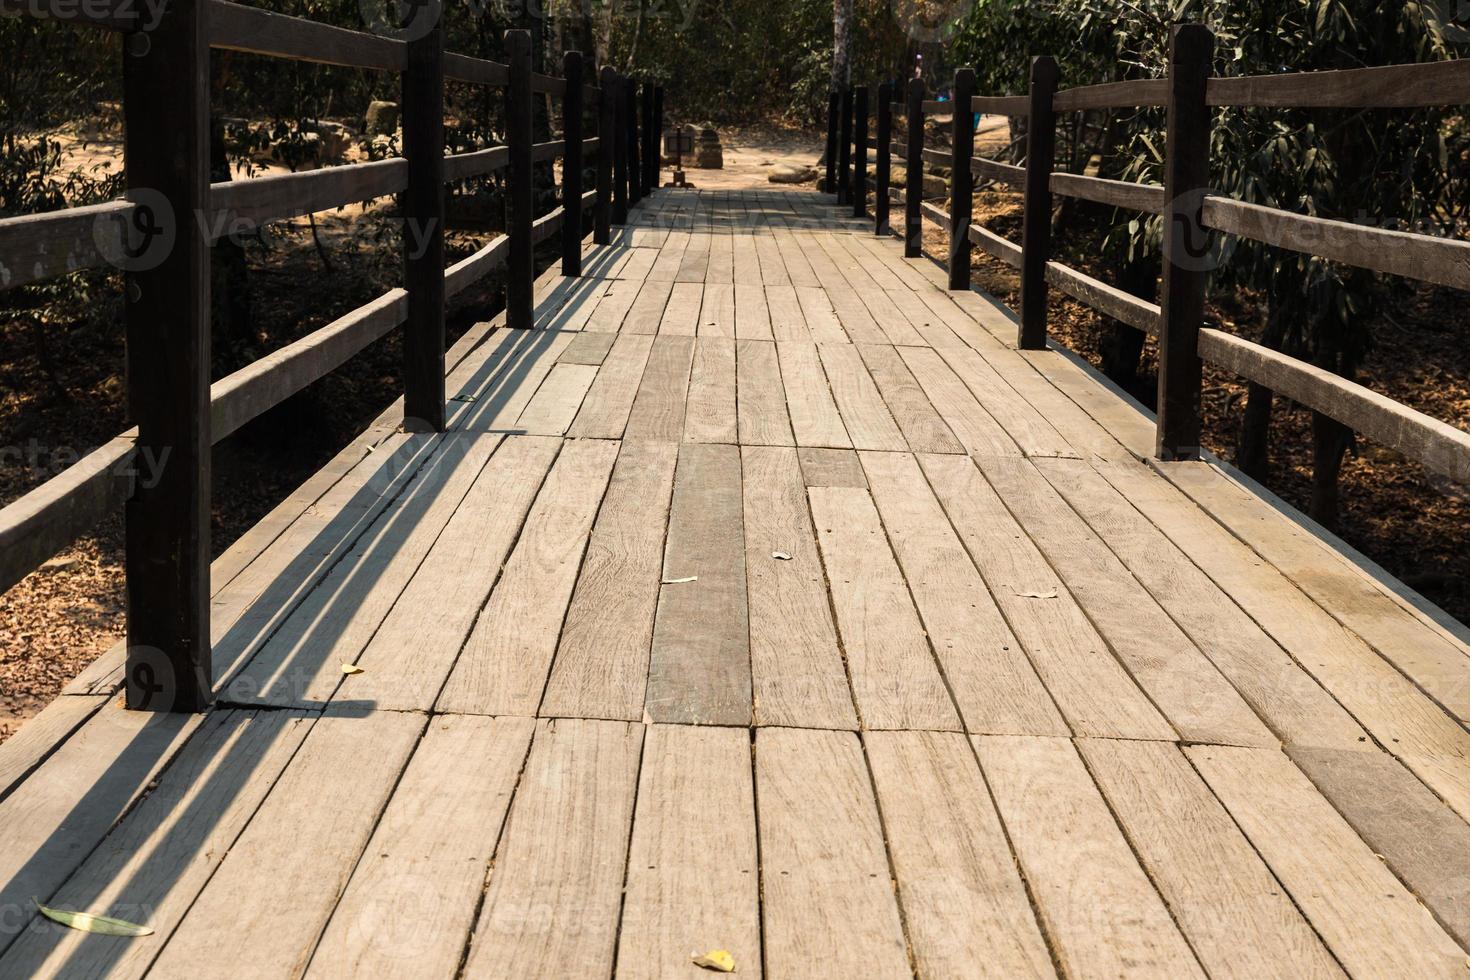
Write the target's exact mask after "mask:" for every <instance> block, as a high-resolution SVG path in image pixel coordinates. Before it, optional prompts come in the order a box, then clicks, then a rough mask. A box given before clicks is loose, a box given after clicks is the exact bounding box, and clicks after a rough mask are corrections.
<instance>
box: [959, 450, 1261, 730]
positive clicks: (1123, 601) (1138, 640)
mask: <svg viewBox="0 0 1470 980" xmlns="http://www.w3.org/2000/svg"><path fill="white" fill-rule="evenodd" d="M975 464H976V465H977V466H978V467H979V468H980V471H981V472H982V473H984V474H985V478H986V479H987V480H988V481H989V482H990V485H991V486H992V487H994V488H995V494H996V496H997V497H999V498H1000V499H1001V500H1003V501H1005V502H1006V506H1007V507H1008V508H1009V509H1010V511H1011V513H1012V515H1014V516H1015V518H1016V520H1017V522H1018V523H1019V524H1020V525H1021V526H1022V527H1024V528H1025V529H1026V532H1027V534H1029V535H1030V537H1031V540H1032V541H1033V542H1034V543H1035V544H1036V546H1037V547H1038V548H1039V549H1040V550H1041V552H1042V553H1043V554H1044V555H1045V556H1046V557H1047V559H1048V560H1049V562H1050V563H1051V565H1052V567H1053V568H1054V569H1056V571H1057V573H1058V574H1059V575H1060V577H1061V579H1062V581H1063V582H1064V583H1065V584H1066V588H1067V590H1068V591H1070V592H1071V593H1072V595H1073V596H1074V597H1075V598H1076V600H1077V603H1078V604H1079V605H1080V606H1081V607H1082V609H1083V611H1084V612H1085V613H1086V614H1087V617H1088V619H1090V620H1091V621H1092V624H1093V625H1094V626H1095V627H1096V628H1097V631H1098V633H1099V634H1100V635H1101V636H1102V637H1103V638H1104V639H1105V640H1106V641H1107V642H1108V645H1109V646H1110V647H1112V649H1113V652H1114V653H1115V654H1116V655H1117V657H1118V659H1119V660H1120V661H1121V662H1122V663H1123V665H1124V666H1125V667H1126V668H1127V669H1128V671H1129V673H1131V674H1132V675H1133V678H1134V680H1135V681H1137V683H1138V686H1139V687H1141V688H1142V689H1143V690H1144V691H1145V692H1146V693H1147V694H1148V695H1149V698H1150V700H1152V701H1153V703H1154V704H1155V705H1156V706H1157V707H1158V709H1159V710H1160V711H1161V712H1162V713H1163V714H1164V716H1165V717H1166V718H1168V719H1169V721H1170V722H1171V723H1172V724H1173V726H1174V728H1175V729H1176V730H1177V731H1178V732H1179V734H1180V735H1181V736H1182V737H1183V738H1184V739H1185V740H1186V741H1192V742H1210V743H1222V744H1230V745H1256V746H1263V747H1264V746H1275V745H1276V744H1277V740H1276V737H1275V736H1274V735H1273V734H1271V732H1270V731H1269V730H1268V729H1267V728H1266V726H1265V725H1264V724H1262V723H1261V720H1260V719H1259V718H1258V717H1256V714H1255V712H1254V711H1252V710H1251V708H1250V706H1249V705H1247V704H1246V703H1245V701H1244V699H1242V698H1241V696H1240V694H1239V693H1238V692H1237V691H1236V690H1235V688H1234V687H1232V686H1231V685H1230V682H1229V681H1227V680H1226V679H1225V677H1224V676H1223V675H1222V674H1221V673H1220V671H1219V670H1218V669H1217V668H1216V667H1215V665H1214V664H1213V663H1211V662H1210V661H1209V660H1208V659H1207V658H1206V657H1205V656H1204V655H1203V654H1202V653H1200V651H1199V649H1198V648H1197V647H1195V646H1194V644H1193V643H1191V642H1190V640H1189V638H1188V637H1187V636H1185V635H1184V632H1183V631H1182V630H1181V629H1180V628H1179V627H1178V626H1177V625H1176V624H1175V622H1174V620H1172V619H1170V618H1169V616H1168V615H1167V614H1166V613H1165V612H1164V610H1163V609H1162V608H1160V606H1159V604H1158V603H1157V602H1155V601H1154V599H1153V597H1152V596H1151V595H1149V594H1148V591H1147V590H1146V589H1145V588H1144V587H1143V586H1142V585H1141V584H1139V582H1138V580H1137V579H1135V578H1134V577H1133V576H1132V575H1131V574H1130V573H1129V571H1128V569H1127V568H1126V567H1124V565H1123V563H1122V562H1120V561H1119V560H1118V558H1117V556H1116V555H1114V554H1113V553H1112V552H1111V551H1109V550H1108V548H1107V546H1106V545H1105V544H1103V543H1102V541H1100V540H1099V539H1098V537H1097V535H1096V534H1094V533H1093V531H1092V529H1091V528H1089V527H1088V526H1087V523H1086V522H1085V521H1083V520H1082V518H1080V517H1079V516H1077V514H1076V512H1075V511H1073V510H1072V509H1071V508H1070V507H1068V506H1067V503H1066V501H1065V500H1063V499H1062V498H1061V497H1060V496H1059V495H1058V494H1057V493H1056V491H1055V490H1054V489H1052V486H1051V484H1049V483H1047V482H1046V480H1045V479H1044V478H1042V476H1041V474H1040V473H1038V472H1037V471H1036V468H1035V467H1034V466H1033V465H1032V464H1031V463H1030V462H1028V461H1026V460H1018V459H1007V458H997V457H985V456H980V457H976V458H975Z"/></svg>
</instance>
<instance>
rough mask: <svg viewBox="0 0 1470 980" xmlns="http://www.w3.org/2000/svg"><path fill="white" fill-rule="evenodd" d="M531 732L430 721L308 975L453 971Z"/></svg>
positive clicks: (472, 721) (499, 724) (526, 723)
mask: <svg viewBox="0 0 1470 980" xmlns="http://www.w3.org/2000/svg"><path fill="white" fill-rule="evenodd" d="M534 728H535V722H533V721H532V720H531V719H529V718H493V719H492V718H476V717H468V716H444V717H440V718H435V719H434V720H433V721H431V722H430V723H429V728H428V731H427V732H425V734H424V738H423V741H422V742H421V743H420V745H419V747H418V749H417V751H415V752H414V755H413V758H412V759H411V760H410V761H409V764H408V769H407V770H406V771H405V772H404V774H403V779H402V781H401V782H400V783H399V784H398V786H397V787H396V788H395V789H394V791H393V797H392V799H391V800H389V802H388V807H387V809H386V810H385V811H384V813H383V818H382V820H381V821H380V822H379V823H378V826H377V829H376V830H375V831H374V833H373V838H372V840H371V841H370V842H369V843H368V845H367V849H366V850H365V851H364V852H363V858H362V861H361V862H360V863H359V864H358V866H357V868H356V870H354V871H353V873H352V879H351V880H350V881H349V882H348V883H347V890H346V891H345V892H344V893H343V895H342V900H341V901H340V902H339V903H338V905H337V908H336V911H335V912H333V913H332V919H331V922H330V923H328V925H327V929H326V932H325V933H324V934H323V936H322V938H321V941H320V942H319V943H318V944H317V947H316V952H315V954H314V955H313V956H312V960H311V969H310V971H309V972H308V976H319V977H341V976H374V977H391V976H397V977H415V976H418V977H430V976H449V975H451V974H453V973H454V972H455V970H456V969H457V968H458V966H459V961H460V956H461V955H462V954H463V952H464V945H465V937H466V936H468V935H469V931H470V926H471V925H473V924H474V921H473V920H474V913H475V905H476V902H477V901H478V900H479V897H480V893H481V891H482V889H483V888H484V885H485V875H486V869H487V867H488V865H489V863H490V858H491V856H492V855H493V854H494V852H495V844H496V841H497V840H498V839H499V837H500V831H501V826H502V824H503V823H504V821H505V815H506V811H507V810H509V809H510V801H511V795H512V794H513V793H514V792H515V788H516V781H517V779H518V778H519V777H520V773H521V765H522V763H524V761H525V759H526V751H527V749H528V748H529V746H530V743H531V733H532V731H533V729H534ZM409 898H411V899H412V900H411V901H408V900H405V899H409Z"/></svg>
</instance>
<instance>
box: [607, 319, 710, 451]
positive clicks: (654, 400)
mask: <svg viewBox="0 0 1470 980" xmlns="http://www.w3.org/2000/svg"><path fill="white" fill-rule="evenodd" d="M693 359H694V338H692V337H657V338H655V339H654V341H653V348H652V350H651V351H650V352H649V355H648V366H647V367H646V368H645V369H644V371H643V380H642V383H641V384H640V385H639V387H638V395H637V397H636V398H635V399H634V401H633V409H632V411H631V413H630V414H629V416H628V425H627V428H626V429H625V431H624V433H623V438H624V439H657V440H661V441H663V442H678V441H679V440H680V439H681V438H683V435H684V408H685V398H686V397H687V394H688V391H689V370H690V365H691V364H692V362H693Z"/></svg>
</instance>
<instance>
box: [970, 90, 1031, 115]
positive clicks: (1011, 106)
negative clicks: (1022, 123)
mask: <svg viewBox="0 0 1470 980" xmlns="http://www.w3.org/2000/svg"><path fill="white" fill-rule="evenodd" d="M970 111H972V112H979V113H982V114H984V115H989V116H1024V115H1026V114H1027V113H1029V112H1030V111H1031V106H1030V105H1029V103H1028V99H1027V97H1026V96H1024V95H977V96H975V97H974V98H972V99H971V100H970Z"/></svg>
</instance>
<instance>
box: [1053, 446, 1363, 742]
mask: <svg viewBox="0 0 1470 980" xmlns="http://www.w3.org/2000/svg"><path fill="white" fill-rule="evenodd" d="M1099 465H1101V464H1099ZM1124 465H1132V466H1137V465H1138V464H1136V463H1135V464H1124ZM1037 468H1038V469H1039V470H1040V471H1041V473H1042V475H1043V476H1045V477H1046V478H1047V480H1048V481H1050V483H1051V485H1052V486H1053V487H1055V488H1056V489H1057V490H1058V491H1059V492H1060V493H1061V495H1062V496H1063V497H1065V498H1066V500H1067V502H1068V503H1069V504H1071V506H1072V508H1073V509H1074V510H1075V511H1076V512H1077V513H1078V514H1079V515H1081V517H1082V519H1083V520H1085V521H1086V522H1087V524H1088V525H1089V527H1090V528H1091V530H1092V531H1093V532H1094V533H1095V534H1097V536H1098V537H1100V538H1101V539H1102V540H1103V541H1105V542H1107V545H1108V547H1109V548H1110V549H1111V550H1112V551H1113V552H1114V553H1115V554H1116V555H1117V556H1118V557H1119V558H1120V559H1121V560H1122V561H1123V563H1124V564H1125V565H1127V567H1128V570H1129V571H1130V572H1131V573H1132V574H1133V575H1134V576H1135V577H1137V579H1138V581H1139V582H1140V583H1141V584H1142V585H1143V586H1144V588H1146V589H1148V591H1149V593H1150V595H1151V596H1152V597H1153V598H1154V599H1155V600H1156V601H1157V602H1158V603H1159V605H1161V606H1162V607H1163V608H1164V609H1165V610H1166V611H1167V612H1168V613H1169V615H1170V616H1171V617H1173V619H1174V621H1175V622H1176V623H1178V624H1179V627H1180V628H1181V629H1183V630H1184V632H1185V633H1187V634H1188V635H1189V636H1190V638H1191V639H1192V640H1193V641H1194V642H1195V644H1197V645H1198V647H1199V649H1200V650H1201V652H1203V653H1204V654H1205V655H1206V656H1207V657H1209V658H1210V659H1211V660H1212V661H1213V662H1214V663H1215V665H1216V666H1217V667H1219V668H1220V671H1221V672H1222V673H1223V674H1224V675H1225V676H1226V677H1228V678H1229V679H1230V682H1231V683H1232V684H1233V685H1234V686H1235V688H1236V690H1238V691H1240V693H1241V696H1242V697H1244V698H1245V699H1246V701H1247V702H1249V703H1250V705H1251V706H1252V707H1253V708H1255V710H1256V711H1257V713H1258V714H1259V715H1260V716H1261V718H1262V720H1263V721H1265V722H1266V724H1267V725H1269V726H1270V727H1271V730H1272V731H1273V732H1275V733H1276V735H1277V736H1278V737H1279V738H1280V739H1281V740H1282V741H1284V742H1286V743H1288V744H1295V743H1301V744H1305V745H1316V746H1337V747H1339V748H1351V749H1363V748H1367V746H1366V744H1365V743H1366V735H1365V734H1364V732H1363V729H1362V728H1361V727H1359V726H1358V724H1357V723H1356V722H1354V721H1353V719H1352V716H1350V715H1349V714H1348V713H1347V712H1346V711H1344V710H1343V708H1342V706H1341V705H1340V704H1338V703H1337V701H1336V700H1334V699H1333V698H1332V696H1331V695H1329V694H1328V693H1327V692H1326V691H1324V690H1323V689H1322V686H1321V685H1320V684H1318V683H1317V682H1316V681H1315V680H1313V679H1312V677H1311V675H1310V674H1308V673H1307V672H1306V671H1304V670H1303V669H1302V668H1301V667H1300V666H1299V665H1298V664H1297V663H1296V661H1294V660H1292V658H1291V657H1290V656H1288V655H1287V653H1286V652H1285V651H1284V650H1282V649H1281V648H1280V647H1279V646H1277V645H1276V644H1275V643H1274V642H1273V641H1272V640H1271V638H1270V637H1269V636H1267V635H1266V634H1265V632H1264V631H1262V629H1261V628H1260V626H1258V625H1256V623H1255V621H1254V620H1252V619H1251V618H1250V617H1249V616H1247V615H1246V614H1245V613H1244V612H1242V611H1241V609H1240V607H1239V606H1237V605H1235V603H1234V602H1232V601H1231V600H1230V597H1229V596H1227V595H1226V594H1225V593H1224V592H1222V591H1221V590H1220V589H1219V588H1218V587H1217V586H1216V585H1215V584H1214V583H1213V582H1211V581H1210V579H1209V578H1208V577H1207V576H1206V575H1205V574H1204V572H1202V571H1200V570H1199V568H1198V567H1197V566H1196V565H1195V564H1194V563H1193V562H1192V561H1190V560H1189V558H1188V557H1187V556H1186V555H1185V554H1184V553H1183V552H1182V551H1181V550H1180V549H1178V548H1176V547H1175V546H1174V544H1173V543H1172V542H1171V541H1169V539H1168V538H1166V537H1165V536H1164V534H1163V532H1161V531H1160V530H1159V529H1158V528H1156V527H1154V525H1153V524H1151V523H1150V522H1149V520H1148V519H1147V518H1146V517H1144V516H1143V515H1142V514H1140V513H1139V512H1138V511H1136V510H1134V509H1133V506H1132V505H1131V504H1130V503H1129V502H1128V501H1127V500H1126V499H1125V498H1124V497H1123V495H1122V494H1120V493H1118V492H1117V490H1116V489H1114V487H1113V486H1112V484H1110V483H1108V481H1107V480H1106V479H1105V478H1103V477H1102V476H1101V475H1099V473H1098V472H1096V471H1095V470H1094V469H1093V467H1091V466H1088V465H1087V464H1086V463H1083V462H1080V461H1076V460H1042V461H1040V462H1038V463H1037Z"/></svg>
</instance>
